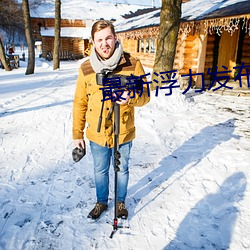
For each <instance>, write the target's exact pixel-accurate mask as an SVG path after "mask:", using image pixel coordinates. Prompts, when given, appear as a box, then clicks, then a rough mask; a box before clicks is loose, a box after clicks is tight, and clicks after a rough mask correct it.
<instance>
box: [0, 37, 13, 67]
mask: <svg viewBox="0 0 250 250" xmlns="http://www.w3.org/2000/svg"><path fill="white" fill-rule="evenodd" d="M0 61H1V64H2V65H3V67H4V69H5V70H6V71H10V70H11V68H10V65H9V64H8V62H7V60H6V55H5V52H4V46H3V43H2V39H1V37H0Z"/></svg>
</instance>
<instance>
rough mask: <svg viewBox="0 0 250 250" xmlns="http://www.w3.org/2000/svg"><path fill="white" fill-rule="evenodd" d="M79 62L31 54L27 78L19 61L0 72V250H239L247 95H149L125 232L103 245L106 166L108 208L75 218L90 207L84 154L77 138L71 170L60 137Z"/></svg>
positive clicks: (67, 126) (249, 223)
mask: <svg viewBox="0 0 250 250" xmlns="http://www.w3.org/2000/svg"><path fill="white" fill-rule="evenodd" d="M16 53H19V54H21V53H23V51H19V50H18V48H16ZM25 53H26V58H27V51H25ZM86 59H87V58H84V59H83V60H80V61H63V62H61V64H60V65H61V66H60V69H58V70H53V62H48V61H45V60H44V59H42V58H39V57H38V54H37V55H36V67H35V74H32V75H25V70H26V66H27V61H26V62H23V61H21V62H20V67H19V68H18V69H13V70H12V71H11V72H6V71H4V70H2V69H0V249H1V250H13V249H15V250H34V249H35V250H48V249H54V250H71V249H72V250H94V249H100V250H106V249H107V250H110V249H114V250H116V249H120V250H131V249H136V250H152V249H154V250H177V249H178V250H193V249H209V250H210V249H211V250H212V249H213V250H217V249H220V250H221V249H229V250H236V249H237V250H246V249H250V238H249V232H250V210H249V204H250V185H249V184H250V163H249V159H250V143H249V139H250V131H249V127H250V98H249V97H248V98H247V97H238V96H222V95H219V94H217V93H216V92H213V91H211V92H202V93H201V92H195V90H189V91H188V92H187V93H186V94H185V95H183V94H182V92H183V91H184V90H181V89H179V88H175V89H174V91H173V93H172V95H167V94H168V93H169V90H168V89H161V90H159V93H158V96H157V97H156V95H155V92H154V91H152V92H151V93H150V94H151V100H150V103H149V104H147V105H146V106H143V107H140V108H139V107H138V108H136V109H135V121H136V139H135V140H134V141H133V147H132V151H131V158H130V163H129V166H130V167H129V168H130V179H129V186H128V196H127V199H126V206H127V208H128V212H129V216H128V220H127V221H123V226H125V227H124V228H119V229H118V231H117V232H116V234H115V235H114V237H113V239H110V238H109V236H110V233H111V231H112V229H113V227H112V223H113V219H114V192H113V190H114V172H113V168H112V167H111V169H110V196H109V208H108V210H107V212H105V213H104V214H103V216H101V218H100V219H99V220H98V221H96V222H90V221H89V220H88V219H87V215H88V213H89V211H90V210H91V209H92V208H93V206H94V204H95V202H96V200H95V185H94V176H93V161H92V155H91V152H90V148H89V142H88V140H87V139H86V138H85V139H86V151H87V154H86V156H85V157H84V158H83V159H82V160H81V161H80V162H78V163H74V162H73V160H72V150H73V148H74V145H73V141H72V133H71V129H72V102H73V98H74V91H75V84H76V79H77V74H78V69H79V67H80V65H81V63H82V62H83V61H84V60H86ZM145 71H146V73H152V70H150V69H148V68H145ZM121 223H122V222H121V221H119V225H121ZM127 227H129V228H127Z"/></svg>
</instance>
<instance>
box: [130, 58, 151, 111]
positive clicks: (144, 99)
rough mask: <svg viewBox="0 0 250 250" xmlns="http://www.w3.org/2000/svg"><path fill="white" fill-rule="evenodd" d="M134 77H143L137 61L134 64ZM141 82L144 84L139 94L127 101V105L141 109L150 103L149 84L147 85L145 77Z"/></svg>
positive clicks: (143, 73)
mask: <svg viewBox="0 0 250 250" xmlns="http://www.w3.org/2000/svg"><path fill="white" fill-rule="evenodd" d="M134 75H135V76H143V75H145V71H144V69H143V67H142V65H141V62H140V61H139V60H137V62H136V66H135V72H134ZM143 82H144V84H142V88H141V90H140V93H135V94H134V97H133V98H130V99H129V103H128V104H129V105H131V106H135V107H141V106H143V105H145V104H147V103H148V102H149V101H150V87H149V84H147V79H146V77H143Z"/></svg>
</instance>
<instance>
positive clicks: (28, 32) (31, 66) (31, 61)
mask: <svg viewBox="0 0 250 250" xmlns="http://www.w3.org/2000/svg"><path fill="white" fill-rule="evenodd" d="M22 8H23V18H24V30H25V36H26V41H27V44H28V66H27V69H26V72H25V74H26V75H30V74H34V70H35V48H34V41H33V37H32V29H31V21H30V9H29V1H28V0H22Z"/></svg>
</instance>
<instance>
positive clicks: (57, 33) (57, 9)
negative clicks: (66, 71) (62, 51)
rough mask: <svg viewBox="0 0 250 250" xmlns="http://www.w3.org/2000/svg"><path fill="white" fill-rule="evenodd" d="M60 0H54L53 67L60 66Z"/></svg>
mask: <svg viewBox="0 0 250 250" xmlns="http://www.w3.org/2000/svg"><path fill="white" fill-rule="evenodd" d="M60 33H61V0H55V40H54V49H53V69H54V70H55V69H58V68H60V58H59V48H60V37H61V34H60Z"/></svg>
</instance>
